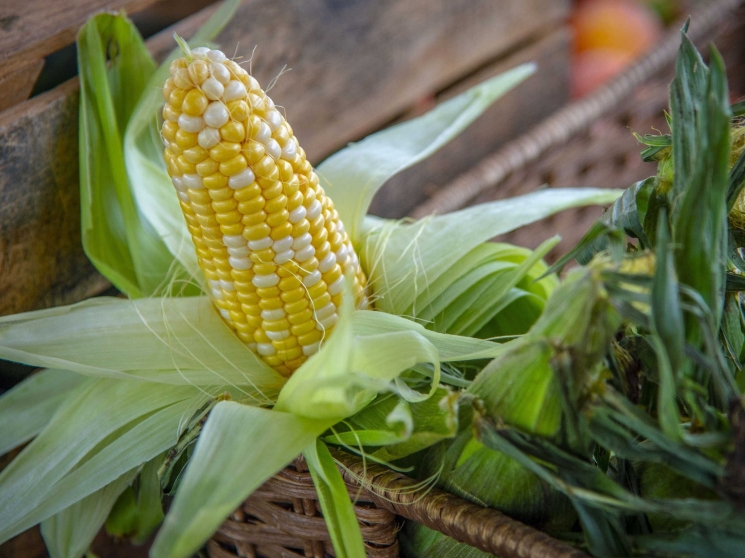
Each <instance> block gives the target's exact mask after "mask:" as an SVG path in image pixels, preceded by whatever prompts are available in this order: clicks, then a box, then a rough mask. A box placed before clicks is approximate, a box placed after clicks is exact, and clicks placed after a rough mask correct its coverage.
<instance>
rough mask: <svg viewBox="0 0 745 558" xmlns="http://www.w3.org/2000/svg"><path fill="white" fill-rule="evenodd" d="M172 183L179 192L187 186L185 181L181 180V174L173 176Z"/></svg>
mask: <svg viewBox="0 0 745 558" xmlns="http://www.w3.org/2000/svg"><path fill="white" fill-rule="evenodd" d="M171 184H173V187H174V188H176V190H178V191H179V192H182V191H184V190H186V187H185V186H184V183H183V181H182V180H181V177H180V176H174V177H173V178H171Z"/></svg>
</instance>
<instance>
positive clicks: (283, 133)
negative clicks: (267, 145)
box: [272, 126, 290, 145]
mask: <svg viewBox="0 0 745 558" xmlns="http://www.w3.org/2000/svg"><path fill="white" fill-rule="evenodd" d="M272 137H273V138H274V139H275V140H277V143H278V144H279V145H285V144H286V143H287V141H288V140H289V139H290V133H289V132H288V131H287V128H285V127H284V126H280V127H279V128H277V129H276V130H275V131H274V133H273V134H272Z"/></svg>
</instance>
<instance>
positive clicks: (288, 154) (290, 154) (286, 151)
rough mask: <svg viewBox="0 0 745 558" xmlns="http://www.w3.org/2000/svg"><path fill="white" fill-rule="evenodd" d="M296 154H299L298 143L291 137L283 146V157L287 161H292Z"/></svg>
mask: <svg viewBox="0 0 745 558" xmlns="http://www.w3.org/2000/svg"><path fill="white" fill-rule="evenodd" d="M295 155H297V144H296V143H295V141H294V140H293V139H290V141H288V142H287V143H286V144H285V145H284V146H283V147H282V158H283V159H285V160H287V161H292V160H293V159H294V158H295Z"/></svg>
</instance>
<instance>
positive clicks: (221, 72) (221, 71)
mask: <svg viewBox="0 0 745 558" xmlns="http://www.w3.org/2000/svg"><path fill="white" fill-rule="evenodd" d="M210 71H211V72H212V77H213V78H215V79H216V80H217V81H219V82H220V83H221V84H222V85H227V84H228V83H229V82H230V70H228V69H227V68H226V67H225V65H223V64H219V63H216V62H213V63H212V64H210ZM221 96H222V94H221Z"/></svg>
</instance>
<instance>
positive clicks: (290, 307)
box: [285, 298, 310, 315]
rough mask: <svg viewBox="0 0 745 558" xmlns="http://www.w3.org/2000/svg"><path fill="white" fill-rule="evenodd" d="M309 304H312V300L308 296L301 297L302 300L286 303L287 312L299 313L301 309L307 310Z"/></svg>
mask: <svg viewBox="0 0 745 558" xmlns="http://www.w3.org/2000/svg"><path fill="white" fill-rule="evenodd" d="M308 304H310V302H309V301H308V299H307V298H301V299H300V300H297V301H295V302H290V303H288V304H285V312H287V313H288V314H290V315H292V314H297V313H298V312H300V311H301V310H305V309H306V308H307V307H308Z"/></svg>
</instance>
